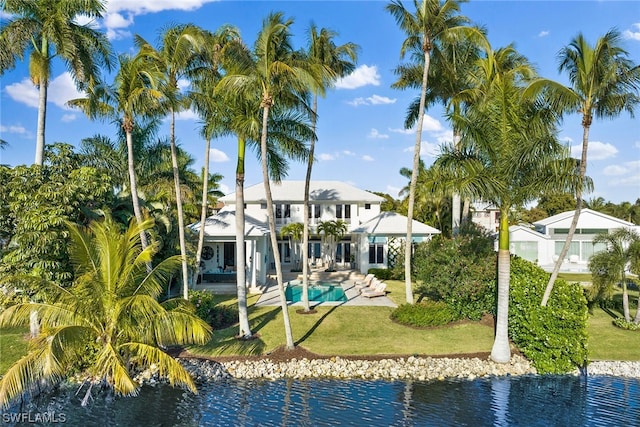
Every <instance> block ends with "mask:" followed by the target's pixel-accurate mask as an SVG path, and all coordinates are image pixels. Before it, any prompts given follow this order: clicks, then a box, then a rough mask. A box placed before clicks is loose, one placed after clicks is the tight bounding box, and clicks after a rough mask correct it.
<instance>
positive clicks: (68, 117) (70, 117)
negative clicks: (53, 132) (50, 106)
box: [60, 114, 78, 123]
mask: <svg viewBox="0 0 640 427" xmlns="http://www.w3.org/2000/svg"><path fill="white" fill-rule="evenodd" d="M77 118H78V116H77V115H76V114H64V115H63V116H62V118H61V119H60V121H62V123H71V122H73V121H74V120H75V119H77Z"/></svg>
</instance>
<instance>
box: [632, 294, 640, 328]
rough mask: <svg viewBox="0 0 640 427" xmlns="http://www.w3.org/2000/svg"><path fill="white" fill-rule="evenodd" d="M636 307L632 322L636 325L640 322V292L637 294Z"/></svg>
mask: <svg viewBox="0 0 640 427" xmlns="http://www.w3.org/2000/svg"><path fill="white" fill-rule="evenodd" d="M637 307H638V308H637V309H636V317H635V318H634V319H633V323H635V324H636V325H637V324H638V323H640V294H638V303H637Z"/></svg>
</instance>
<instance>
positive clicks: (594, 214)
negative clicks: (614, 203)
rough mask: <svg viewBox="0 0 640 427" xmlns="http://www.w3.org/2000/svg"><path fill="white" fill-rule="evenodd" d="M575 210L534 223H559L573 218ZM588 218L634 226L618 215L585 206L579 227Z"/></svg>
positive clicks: (581, 212)
mask: <svg viewBox="0 0 640 427" xmlns="http://www.w3.org/2000/svg"><path fill="white" fill-rule="evenodd" d="M574 212H575V210H573V211H567V212H562V213H559V214H556V215H553V216H550V217H548V218H544V219H541V220H540V221H536V222H534V223H533V224H534V225H541V226H545V227H549V226H551V225H554V224H557V223H559V222H563V221H567V220H571V219H572V218H573V214H574ZM587 218H589V219H592V220H596V221H599V222H603V223H606V222H609V223H615V224H616V225H617V226H619V227H620V226H625V227H633V226H634V224H633V223H632V222H629V221H625V220H623V219H620V218H616V217H613V216H611V215H607V214H603V213H602V212H598V211H594V210H591V209H587V208H584V209H582V210H581V211H580V218H579V219H578V228H580V227H581V226H583V225H582V224H581V223H584V222H586V221H587ZM606 228H610V227H606Z"/></svg>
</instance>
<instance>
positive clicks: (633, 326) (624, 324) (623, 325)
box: [613, 317, 640, 331]
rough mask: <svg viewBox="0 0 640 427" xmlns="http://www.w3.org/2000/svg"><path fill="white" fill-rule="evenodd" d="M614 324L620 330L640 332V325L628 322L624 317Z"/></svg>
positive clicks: (615, 320)
mask: <svg viewBox="0 0 640 427" xmlns="http://www.w3.org/2000/svg"><path fill="white" fill-rule="evenodd" d="M613 324H614V325H615V326H617V327H618V328H622V329H626V330H628V331H640V323H633V322H627V321H626V320H624V318H622V317H617V318H616V319H614V320H613Z"/></svg>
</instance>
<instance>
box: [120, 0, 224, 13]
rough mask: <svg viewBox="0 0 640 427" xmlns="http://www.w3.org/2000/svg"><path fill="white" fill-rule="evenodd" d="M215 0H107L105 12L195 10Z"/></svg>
mask: <svg viewBox="0 0 640 427" xmlns="http://www.w3.org/2000/svg"><path fill="white" fill-rule="evenodd" d="M213 1H216V0H180V1H175V0H109V2H108V4H107V12H109V13H112V12H122V11H128V12H133V13H134V14H136V15H144V14H145V13H153V12H162V11H163V10H186V11H189V10H195V9H198V8H200V7H202V6H203V5H205V4H207V3H212V2H213Z"/></svg>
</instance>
